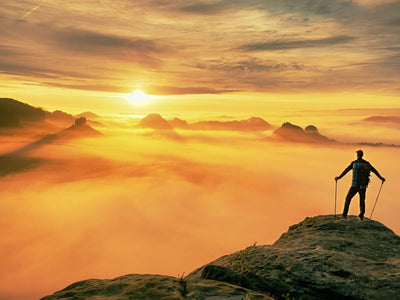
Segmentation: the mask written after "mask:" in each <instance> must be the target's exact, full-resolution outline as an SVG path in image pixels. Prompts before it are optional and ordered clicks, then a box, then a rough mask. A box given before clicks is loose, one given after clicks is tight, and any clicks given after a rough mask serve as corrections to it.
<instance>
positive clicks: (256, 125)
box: [190, 117, 272, 131]
mask: <svg viewBox="0 0 400 300" xmlns="http://www.w3.org/2000/svg"><path fill="white" fill-rule="evenodd" d="M190 127H191V128H192V129H200V130H235V131H264V130H268V129H271V128H272V126H271V125H270V124H269V123H268V122H267V121H265V120H263V119H262V118H258V117H252V118H250V119H247V120H240V121H237V120H233V121H200V122H196V123H193V124H191V125H190Z"/></svg>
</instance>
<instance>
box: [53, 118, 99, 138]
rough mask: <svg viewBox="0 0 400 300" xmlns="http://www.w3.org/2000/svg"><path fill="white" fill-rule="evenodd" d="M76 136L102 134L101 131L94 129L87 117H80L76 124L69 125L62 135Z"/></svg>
mask: <svg viewBox="0 0 400 300" xmlns="http://www.w3.org/2000/svg"><path fill="white" fill-rule="evenodd" d="M66 135H67V136H71V135H72V136H74V137H80V136H98V135H102V133H101V132H99V131H97V130H96V129H93V128H92V127H91V126H90V125H89V124H88V122H87V120H86V118H85V117H80V118H78V119H76V120H75V123H74V125H72V126H71V127H68V128H67V129H65V130H64V131H63V132H62V133H61V134H60V136H61V137H63V136H66Z"/></svg>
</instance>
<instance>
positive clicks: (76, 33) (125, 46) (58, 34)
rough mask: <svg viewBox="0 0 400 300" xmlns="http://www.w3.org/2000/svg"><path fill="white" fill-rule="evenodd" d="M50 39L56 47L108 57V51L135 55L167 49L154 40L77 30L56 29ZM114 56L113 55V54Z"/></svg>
mask: <svg viewBox="0 0 400 300" xmlns="http://www.w3.org/2000/svg"><path fill="white" fill-rule="evenodd" d="M51 38H52V40H53V41H55V42H56V44H57V45H58V46H62V47H65V48H67V49H71V50H74V51H78V52H87V53H90V54H102V55H108V54H109V52H110V51H118V52H122V53H123V52H124V51H128V52H132V53H133V54H135V53H142V54H144V53H166V52H167V51H168V47H167V46H166V45H162V44H160V43H159V42H157V41H156V40H155V39H145V38H140V37H122V36H119V35H114V34H104V33H100V32H95V31H91V30H85V29H78V28H72V27H71V28H57V29H56V30H53V32H52V33H51ZM113 54H114V53H113Z"/></svg>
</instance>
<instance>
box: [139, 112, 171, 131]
mask: <svg viewBox="0 0 400 300" xmlns="http://www.w3.org/2000/svg"><path fill="white" fill-rule="evenodd" d="M138 127H140V128H151V129H172V126H171V125H170V124H169V123H168V121H167V120H165V119H164V118H163V117H162V116H161V115H160V114H154V113H153V114H149V115H147V116H146V117H144V118H143V119H142V120H141V121H140V122H139V124H138Z"/></svg>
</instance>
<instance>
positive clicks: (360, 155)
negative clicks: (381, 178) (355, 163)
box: [356, 150, 364, 158]
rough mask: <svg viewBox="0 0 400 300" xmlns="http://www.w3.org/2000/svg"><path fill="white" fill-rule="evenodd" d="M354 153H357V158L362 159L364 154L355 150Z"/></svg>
mask: <svg viewBox="0 0 400 300" xmlns="http://www.w3.org/2000/svg"><path fill="white" fill-rule="evenodd" d="M356 153H357V158H362V157H363V155H364V152H363V151H362V150H357V151H356Z"/></svg>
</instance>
